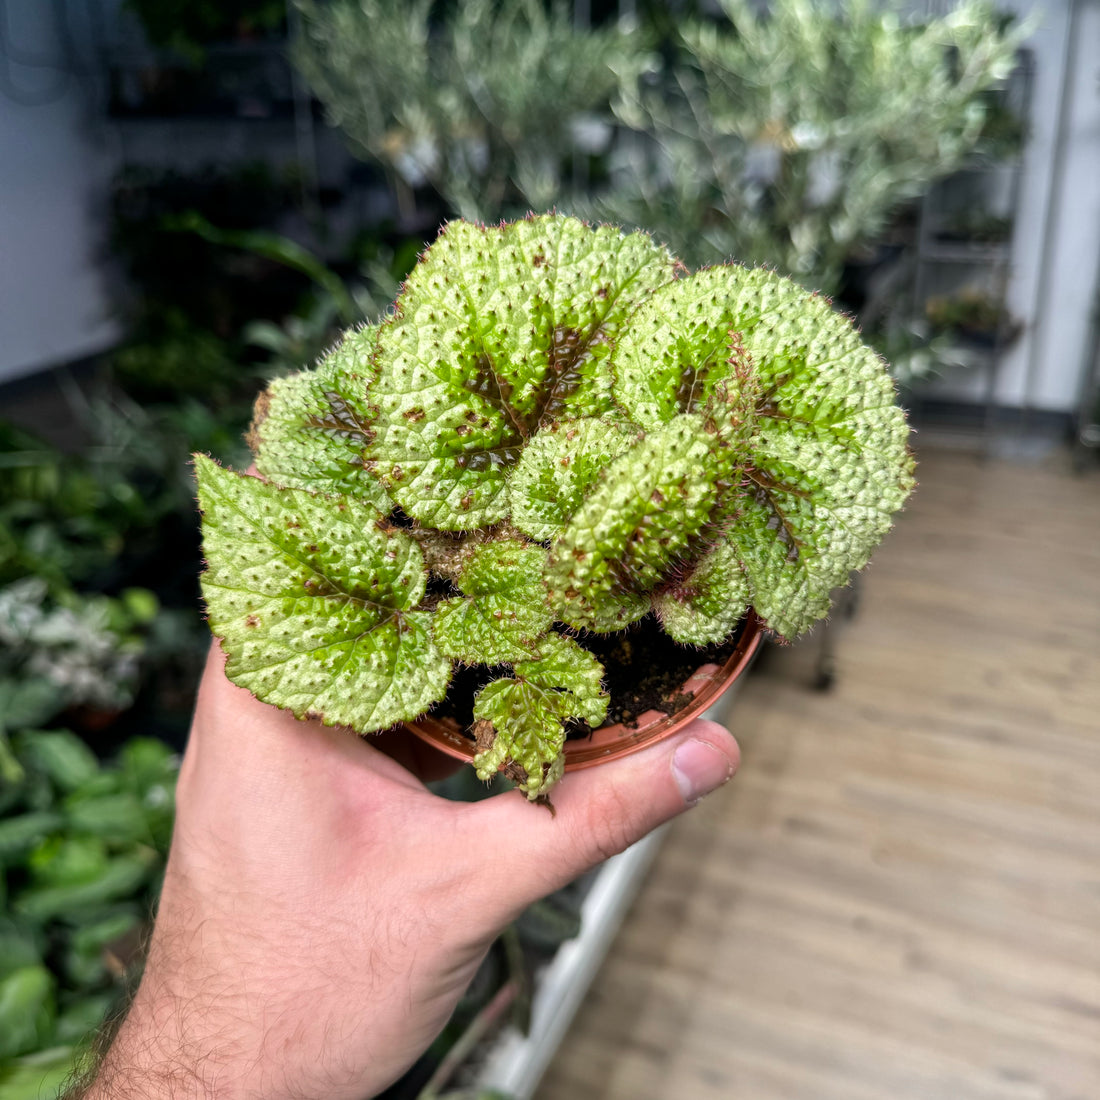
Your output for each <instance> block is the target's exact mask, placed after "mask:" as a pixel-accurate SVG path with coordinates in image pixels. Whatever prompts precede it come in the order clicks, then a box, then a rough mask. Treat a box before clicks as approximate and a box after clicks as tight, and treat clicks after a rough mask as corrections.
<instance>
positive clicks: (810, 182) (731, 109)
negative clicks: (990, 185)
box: [601, 0, 1026, 289]
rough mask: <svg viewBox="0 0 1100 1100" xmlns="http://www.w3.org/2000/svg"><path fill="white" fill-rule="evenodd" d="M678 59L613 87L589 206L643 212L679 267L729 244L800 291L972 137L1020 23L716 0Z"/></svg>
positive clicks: (954, 159)
mask: <svg viewBox="0 0 1100 1100" xmlns="http://www.w3.org/2000/svg"><path fill="white" fill-rule="evenodd" d="M721 6H722V9H723V13H724V15H725V19H724V20H722V19H719V20H710V21H707V22H699V21H687V22H685V23H683V24H682V25H681V27H680V28H679V31H678V34H679V43H678V45H679V47H680V54H679V58H678V59H677V60H676V61H675V62H673V63H672V64H671V65H670V67H669V68H668V69H667V70H666V71H665V72H664V73H663V74H661V77H660V78H659V79H657V78H650V79H648V80H645V81H642V82H640V83H638V84H636V85H624V91H623V94H622V96H621V97H620V99H619V101H618V102H617V103H616V104H615V112H616V114H617V116H618V117H619V119H620V121H621V122H623V123H624V125H626V126H628V127H630V128H631V129H633V130H635V131H638V135H637V136H636V137H635V140H633V141H628V142H624V143H622V144H621V145H620V147H619V149H618V152H617V154H616V155H617V157H618V158H619V163H618V166H617V168H616V170H615V171H614V172H613V176H612V182H613V187H612V189H611V190H610V191H609V193H608V194H607V196H606V199H605V200H604V202H603V203H602V206H601V210H602V213H603V215H604V216H610V217H612V218H614V219H615V220H616V221H619V222H623V223H626V224H637V225H644V226H646V227H647V228H648V229H650V230H651V231H652V232H653V233H655V234H656V235H657V236H658V237H660V238H661V239H662V240H665V241H667V242H668V243H669V245H670V246H671V247H672V248H673V249H674V250H675V251H676V252H677V253H678V254H679V255H681V256H682V258H683V259H684V260H685V261H687V262H689V263H711V262H714V261H715V260H716V259H718V258H721V257H725V256H729V255H735V256H738V257H740V258H741V259H742V260H744V261H745V262H754V263H767V264H773V265H775V266H776V267H777V268H778V269H779V270H781V271H783V272H786V273H789V274H791V275H792V276H793V277H794V278H796V279H798V280H799V281H801V282H803V283H805V284H806V285H808V286H813V287H815V288H827V289H828V288H833V287H835V286H836V283H837V280H838V278H839V275H840V272H841V267H842V265H843V263H844V261H845V259H846V258H847V257H848V256H849V255H850V254H851V253H852V251H853V250H854V249H855V248H857V247H859V246H860V245H861V244H865V243H868V242H870V241H873V240H874V238H875V236H876V234H878V233H879V232H880V231H881V230H882V228H883V226H884V224H885V222H886V220H887V219H888V217H889V215H890V214H891V212H892V211H893V210H894V209H895V208H896V207H897V205H898V204H899V203H902V202H904V201H906V200H908V199H911V198H914V197H916V196H918V195H920V194H922V193H923V192H924V191H925V190H926V189H927V187H928V185H929V184H930V183H931V182H932V181H933V180H935V179H936V178H938V177H940V176H944V175H947V174H948V173H950V172H951V171H953V170H954V169H955V168H957V167H958V165H959V164H960V163H961V162H962V161H963V159H964V158H965V157H966V156H967V155H968V154H970V153H971V152H972V151H973V150H974V148H975V146H976V145H977V143H978V141H979V138H980V137H981V133H982V127H983V123H984V122H985V118H986V113H987V109H988V106H989V101H988V99H987V98H985V97H986V96H987V93H988V91H989V89H991V88H992V87H994V86H996V84H997V83H998V82H999V81H1001V80H1003V79H1004V78H1005V77H1006V76H1007V75H1008V73H1009V72H1010V71H1011V70H1012V68H1013V65H1014V64H1015V60H1016V50H1017V48H1018V46H1019V44H1020V42H1021V41H1022V38H1023V37H1024V34H1025V33H1026V31H1025V30H1023V29H1021V28H1020V27H1016V28H1013V29H1006V27H1005V23H1006V20H1005V19H1004V17H1003V16H1002V15H1001V14H999V13H998V12H997V11H996V10H995V9H994V8H993V7H992V5H990V4H989V3H988V2H987V0H962V2H961V3H959V4H958V5H956V6H954V7H953V9H952V10H951V11H950V12H949V13H948V14H946V15H944V16H941V17H924V16H917V15H912V14H907V13H905V12H903V11H902V10H901V9H900V8H897V7H892V6H891V5H889V4H886V5H882V4H872V3H869V2H868V0H846V2H845V3H842V4H837V5H831V4H824V3H815V2H812V0H772V2H771V3H768V4H766V5H759V4H754V3H752V2H750V0H721Z"/></svg>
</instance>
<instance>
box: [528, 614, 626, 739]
mask: <svg viewBox="0 0 1100 1100" xmlns="http://www.w3.org/2000/svg"><path fill="white" fill-rule="evenodd" d="M515 673H516V676H518V677H519V678H520V679H521V680H526V681H527V682H528V683H531V684H534V685H535V686H536V687H541V688H545V689H547V690H548V691H554V690H558V691H564V692H566V693H567V695H568V698H567V699H566V702H567V704H568V708H569V711H568V715H567V716H568V717H569V718H583V719H584V721H586V722H587V723H588V724H589V725H590V726H599V724H600V723H601V722H602V721H603V720H604V719H605V718H606V717H607V704H608V702H609V700H608V695H607V692H606V691H604V689H603V676H604V668H603V665H601V664H600V662H599V660H598V659H597V658H596V657H595V655H594V654H592V653H590V652H589V651H588V650H587V649H585V648H584V647H583V646H581V645H578V644H577V643H576V642H575V641H573V639H572V638H566V637H564V636H563V635H561V634H548V635H547V636H546V637H545V638H543V639H542V640H541V641H540V642H539V643H538V655H537V657H536V658H535V659H534V660H528V661H521V662H518V663H517V664H516V666H515Z"/></svg>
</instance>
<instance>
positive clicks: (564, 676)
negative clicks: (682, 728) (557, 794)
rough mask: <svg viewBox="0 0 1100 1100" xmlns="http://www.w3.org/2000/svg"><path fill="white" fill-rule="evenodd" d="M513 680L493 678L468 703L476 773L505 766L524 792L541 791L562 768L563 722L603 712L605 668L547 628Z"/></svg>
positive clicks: (537, 794) (595, 719) (594, 721)
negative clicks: (475, 747)
mask: <svg viewBox="0 0 1100 1100" xmlns="http://www.w3.org/2000/svg"><path fill="white" fill-rule="evenodd" d="M515 675H516V678H515V679H508V680H494V681H492V682H491V683H489V684H486V685H485V687H483V688H482V689H481V691H480V692H479V693H478V696H477V699H476V700H475V703H474V719H475V723H474V734H475V736H476V738H477V745H478V753H477V755H476V756H475V757H474V767H475V768H476V769H477V774H478V776H479V777H480V778H481V779H491V778H492V777H493V776H494V775H495V774H496V772H497V771H503V772H504V774H505V775H507V776H508V777H509V778H510V779H512V780H514V781H515V782H516V784H517V785H518V786H519V788H520V789H521V790H522V791H524V792H525V793H526V795H527V797H528V798H530V799H535V798H541V797H545V796H546V794H547V793H548V792H549V790H550V788H551V787H553V786H554V784H555V783H556V782H557V781H558V780H559V779H560V778H561V776H562V772H563V770H564V767H565V757H564V755H563V748H564V745H565V726H564V723H565V722H566V721H567V720H569V719H571V718H579V719H583V720H584V721H586V722H588V723H589V724H590V725H592V726H598V725H599V724H600V723H601V722H602V721H603V720H604V718H605V717H606V716H607V704H608V696H607V693H606V692H605V691H604V690H603V666H602V665H601V664H600V662H599V661H598V660H597V659H596V658H595V657H594V656H593V655H592V654H591V653H589V652H588V651H587V650H586V649H584V648H583V647H581V646H579V645H578V644H577V643H576V642H574V641H573V640H572V639H571V638H565V637H563V636H562V635H560V634H550V635H548V636H547V637H545V638H543V639H542V640H541V641H539V643H538V646H537V656H536V657H535V658H534V659H532V660H528V661H519V662H517V663H516V665H515Z"/></svg>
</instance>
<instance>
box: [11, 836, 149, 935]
mask: <svg viewBox="0 0 1100 1100" xmlns="http://www.w3.org/2000/svg"><path fill="white" fill-rule="evenodd" d="M157 863H158V857H157V855H156V853H155V852H153V851H152V850H151V849H148V848H145V849H139V850H138V851H136V852H134V853H133V854H132V855H120V856H115V857H114V859H112V860H111V862H110V863H109V864H108V865H107V867H106V868H105V869H104V871H103V872H102V873H101V874H100V875H99V876H98V877H96V878H94V879H92V880H91V881H89V882H78V883H73V884H70V885H67V886H29V887H27V888H26V889H24V890H22V891H20V892H19V893H18V894H17V895H16V896H15V898H14V900H13V902H12V911H13V912H14V913H15V914H16V915H17V916H21V917H26V918H28V919H30V920H34V921H48V920H56V919H58V918H60V917H65V916H67V915H68V914H71V913H79V912H81V911H82V910H84V909H87V908H89V907H91V906H94V905H102V904H103V903H104V902H114V901H121V900H122V899H124V898H129V897H132V896H133V895H134V894H135V893H136V892H137V891H139V890H143V889H145V888H146V887H147V886H148V885H149V882H150V880H151V878H152V873H153V870H154V867H155V866H156V864H157Z"/></svg>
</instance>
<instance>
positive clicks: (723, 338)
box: [614, 265, 914, 637]
mask: <svg viewBox="0 0 1100 1100" xmlns="http://www.w3.org/2000/svg"><path fill="white" fill-rule="evenodd" d="M614 365H615V369H616V384H615V398H616V400H617V401H618V402H619V404H620V405H622V407H623V408H624V409H625V410H626V411H627V412H628V413H629V414H630V415H631V416H632V417H633V418H635V419H636V420H638V421H639V422H640V423H642V424H644V425H646V426H652V425H654V424H659V423H667V422H668V421H669V418H670V417H672V416H675V415H676V413H677V411H678V410H679V411H681V412H682V411H684V410H689V409H693V408H698V407H700V402H701V403H702V405H701V407H702V409H703V411H704V412H705V411H706V410H707V409H710V408H712V407H713V406H714V404H715V402H716V400H719V401H720V400H721V399H722V397H721V389H722V387H723V386H725V387H728V388H729V389H728V391H727V397H728V399H729V400H730V401H731V402H732V405H731V407H732V408H733V409H734V410H735V411H734V417H735V419H736V418H738V417H740V419H741V420H742V421H743V422H747V421H748V420H750V419H751V420H752V421H754V427H753V428H752V432H753V434H752V439H751V451H752V460H751V463H752V464H751V467H749V469H748V470H747V475H748V479H749V485H748V492H747V493H741V494H735V493H730V494H726V496H725V498H724V500H723V501H722V502H721V507H720V509H719V512H720V514H728V515H731V516H733V517H735V522H734V524H733V526H732V527H731V529H730V532H729V539H730V545H731V546H732V547H733V548H735V549H736V551H737V554H738V557H739V558H740V560H741V563H742V565H743V566H744V569H745V572H746V573H747V576H748V578H749V583H750V587H751V600H752V603H753V606H755V608H756V610H757V611H758V612H759V614H760V615H761V616H762V617H763V618H764V619H765V620H766V621H767V622H768V625H769V626H771V628H772V629H773V630H775V631H777V632H778V633H779V634H781V635H784V636H786V637H793V636H794V635H796V634H798V633H800V632H801V631H803V630H805V629H807V628H808V627H809V626H811V625H812V624H813V622H814V621H815V620H816V619H818V618H820V617H821V616H822V615H824V614H825V613H826V612H827V611H828V608H829V593H830V590H831V589H832V588H833V587H835V586H837V585H840V584H844V583H846V582H847V579H848V575H849V573H850V572H851V571H853V570H856V569H860V568H862V567H863V566H864V565H865V564H866V563H867V560H868V558H869V557H870V554H871V551H872V550H873V549H874V547H875V546H876V545H877V544H878V542H879V541H880V540H881V538H882V536H883V535H884V534H885V533H886V532H887V531H888V530H889V528H890V516H891V514H892V513H893V512H895V511H896V510H897V509H898V508H900V507H901V505H902V503H903V502H904V500H905V498H906V496H907V495H908V494H909V492H910V490H911V489H912V487H913V484H914V482H913V476H912V471H913V465H912V459H911V457H910V455H909V453H908V449H907V440H908V434H909V433H908V427H907V425H906V423H905V415H904V413H903V412H902V411H901V410H900V409H899V408H898V407H897V404H896V402H895V394H894V385H893V382H892V380H891V379H890V377H889V375H888V374H887V372H886V368H885V364H884V363H883V362H882V360H881V359H879V357H878V356H877V355H876V354H875V353H874V352H873V351H872V350H871V349H870V348H868V347H866V346H865V345H864V344H863V343H862V341H861V340H860V337H859V334H858V333H857V332H856V330H855V329H854V328H853V326H852V324H851V322H850V321H849V320H848V319H847V318H845V317H842V316H841V315H840V314H838V313H837V312H836V311H835V310H833V309H832V307H831V305H830V303H829V302H828V301H827V300H826V299H824V298H819V297H817V296H815V295H812V294H809V293H807V292H806V291H805V290H803V289H802V288H801V287H799V286H798V285H796V284H795V283H793V282H791V281H790V280H789V279H784V278H782V277H780V276H779V275H776V274H775V273H774V272H771V271H767V270H764V269H752V270H750V269H748V268H743V267H739V266H737V265H728V266H724V267H716V268H708V269H706V270H703V271H700V272H698V273H696V274H695V275H692V276H689V277H688V278H685V279H681V280H679V281H678V282H677V283H675V284H673V285H672V286H671V287H665V288H663V289H661V290H659V291H657V292H656V293H655V294H654V295H653V297H652V298H651V299H650V301H649V302H647V303H646V305H644V306H643V307H642V308H641V309H639V311H638V313H637V314H636V316H635V318H634V320H633V322H632V323H631V326H630V329H629V331H628V332H627V333H626V334H624V337H623V339H622V341H621V342H620V345H619V347H618V349H617V350H616V355H615V360H614ZM750 375H751V379H750ZM746 399H751V402H752V404H753V405H754V408H753V409H752V410H751V416H749V415H748V414H749V412H750V410H748V409H747V408H745V406H744V402H745V401H746ZM735 434H736V432H735ZM715 518H716V519H717V518H719V515H717V514H716V516H715ZM666 610H667V611H668V612H669V613H670V614H671V616H672V618H673V619H675V617H676V609H674V608H671V607H666ZM716 629H717V628H716Z"/></svg>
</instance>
